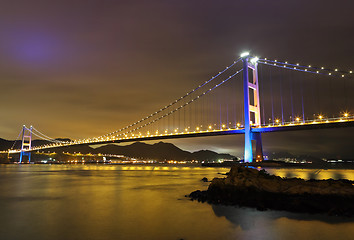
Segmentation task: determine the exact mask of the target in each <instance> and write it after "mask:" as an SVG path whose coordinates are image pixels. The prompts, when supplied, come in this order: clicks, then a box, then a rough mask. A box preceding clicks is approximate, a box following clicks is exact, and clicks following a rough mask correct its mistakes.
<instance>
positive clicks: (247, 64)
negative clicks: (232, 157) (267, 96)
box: [241, 53, 263, 162]
mask: <svg viewBox="0 0 354 240" xmlns="http://www.w3.org/2000/svg"><path fill="white" fill-rule="evenodd" d="M241 58H242V61H243V95H244V115H245V117H244V119H245V122H244V128H245V153H244V161H245V162H252V161H253V148H252V140H253V141H255V142H256V161H263V149H262V137H261V133H256V132H253V131H252V127H258V126H260V125H261V114H260V113H261V111H260V105H259V88H258V72H257V64H258V63H257V61H258V58H257V57H254V58H251V57H250V55H249V53H243V54H241Z"/></svg>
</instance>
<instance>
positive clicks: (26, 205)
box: [0, 165, 354, 240]
mask: <svg viewBox="0 0 354 240" xmlns="http://www.w3.org/2000/svg"><path fill="white" fill-rule="evenodd" d="M227 171H228V169H226V168H202V167H180V166H178V167H177V166H169V167H163V166H159V167H157V166H154V167H153V166H109V165H51V166H50V165H21V166H19V165H0V226H1V227H0V239H1V240H13V239H36V240H41V239H46V240H47V239H50V240H52V239H53V240H56V239H58V240H63V239H76V240H81V239H82V240H91V239H95V240H97V239H99V240H106V239H154V240H155V239H185V240H188V239H218V240H219V239H272V240H274V239H288V240H292V239H316V240H317V239H331V240H332V239H337V240H340V239H353V236H354V219H347V218H341V217H329V216H324V215H308V214H294V213H288V212H282V211H265V212H260V211H256V210H254V209H249V208H235V207H226V206H212V205H209V204H206V203H198V202H195V201H190V200H188V199H187V198H185V197H184V195H186V194H188V193H190V192H192V191H194V190H196V189H206V188H207V186H208V184H209V183H204V182H202V181H200V180H201V179H202V178H203V177H207V178H208V179H212V178H213V177H223V176H221V175H219V174H218V173H225V172H227ZM268 171H270V172H273V173H277V174H279V175H281V176H287V175H289V176H290V175H295V176H297V174H300V175H299V176H300V177H306V178H313V176H315V177H316V178H328V177H331V178H341V177H346V178H348V179H351V180H354V170H322V171H317V170H308V169H306V170H300V169H268Z"/></svg>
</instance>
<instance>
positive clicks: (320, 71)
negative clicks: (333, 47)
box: [258, 58, 353, 77]
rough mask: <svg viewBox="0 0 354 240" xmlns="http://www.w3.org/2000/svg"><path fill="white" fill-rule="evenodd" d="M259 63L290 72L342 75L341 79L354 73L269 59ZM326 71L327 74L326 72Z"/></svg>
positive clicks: (260, 60)
mask: <svg viewBox="0 0 354 240" xmlns="http://www.w3.org/2000/svg"><path fill="white" fill-rule="evenodd" d="M258 62H259V63H261V64H265V65H269V66H275V67H279V68H285V69H290V70H296V71H300V72H309V73H315V74H322V75H328V76H332V75H335V74H338V75H340V76H341V77H345V76H346V75H348V74H353V71H341V70H338V69H337V68H335V69H328V68H325V67H314V66H312V65H307V66H304V65H300V64H299V63H296V64H294V63H288V62H280V61H278V60H269V59H267V58H264V59H259V60H258ZM324 71H326V72H324Z"/></svg>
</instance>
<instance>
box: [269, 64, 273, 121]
mask: <svg viewBox="0 0 354 240" xmlns="http://www.w3.org/2000/svg"><path fill="white" fill-rule="evenodd" d="M271 71H272V70H271V68H269V78H270V98H271V104H272V124H274V103H273V79H272V72H271Z"/></svg>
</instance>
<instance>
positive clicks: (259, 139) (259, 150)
mask: <svg viewBox="0 0 354 240" xmlns="http://www.w3.org/2000/svg"><path fill="white" fill-rule="evenodd" d="M252 140H253V141H255V142H256V162H262V161H263V160H264V158H263V147H262V136H261V133H259V132H257V133H255V132H252Z"/></svg>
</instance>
